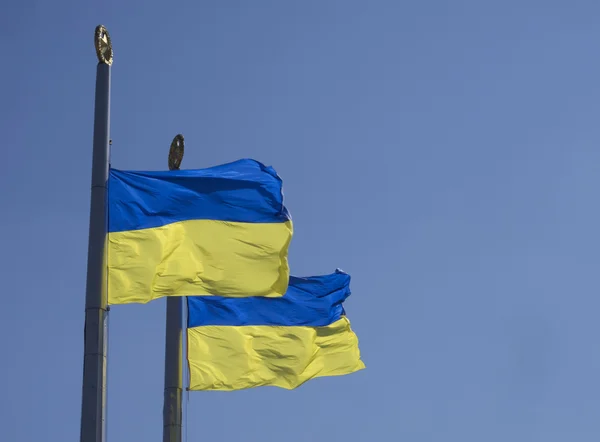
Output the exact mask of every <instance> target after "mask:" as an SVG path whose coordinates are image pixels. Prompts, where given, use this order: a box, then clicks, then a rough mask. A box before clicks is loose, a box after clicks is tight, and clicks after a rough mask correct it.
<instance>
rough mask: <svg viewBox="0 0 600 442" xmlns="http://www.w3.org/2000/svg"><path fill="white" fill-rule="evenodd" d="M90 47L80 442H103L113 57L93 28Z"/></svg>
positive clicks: (102, 31) (106, 39) (103, 35)
mask: <svg viewBox="0 0 600 442" xmlns="http://www.w3.org/2000/svg"><path fill="white" fill-rule="evenodd" d="M94 43H95V46H96V55H97V56H98V66H97V68H96V97H95V107H94V147H93V152H92V186H91V187H92V189H91V205H90V228H89V240H88V261H87V284H86V293H85V329H84V358H83V384H82V400H81V434H80V441H81V442H105V438H106V426H105V420H106V349H107V345H106V344H107V332H108V328H107V321H106V320H107V312H108V306H107V296H106V272H105V269H106V261H105V243H106V232H107V210H106V183H107V181H108V169H109V157H110V147H109V144H110V139H109V137H110V66H111V64H112V60H113V52H112V44H111V40H110V36H109V35H108V31H107V30H106V28H105V27H104V26H102V25H99V26H97V27H96V31H95V34H94Z"/></svg>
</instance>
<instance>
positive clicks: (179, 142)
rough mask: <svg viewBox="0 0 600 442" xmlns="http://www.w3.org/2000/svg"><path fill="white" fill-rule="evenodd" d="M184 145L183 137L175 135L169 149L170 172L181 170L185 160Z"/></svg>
mask: <svg viewBox="0 0 600 442" xmlns="http://www.w3.org/2000/svg"><path fill="white" fill-rule="evenodd" d="M183 145H184V142H183V135H181V134H177V135H175V138H173V141H171V148H170V149H169V170H179V166H181V160H182V159H183Z"/></svg>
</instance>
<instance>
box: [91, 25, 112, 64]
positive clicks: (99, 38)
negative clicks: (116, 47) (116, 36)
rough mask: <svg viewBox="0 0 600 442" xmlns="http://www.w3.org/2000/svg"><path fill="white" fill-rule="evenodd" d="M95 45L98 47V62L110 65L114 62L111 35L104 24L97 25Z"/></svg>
mask: <svg viewBox="0 0 600 442" xmlns="http://www.w3.org/2000/svg"><path fill="white" fill-rule="evenodd" d="M94 46H95V47H96V56H97V57H98V63H104V64H107V65H109V66H110V65H111V64H112V62H113V48H112V43H111V41H110V35H109V34H108V31H107V30H106V28H105V27H104V26H103V25H98V26H96V32H94Z"/></svg>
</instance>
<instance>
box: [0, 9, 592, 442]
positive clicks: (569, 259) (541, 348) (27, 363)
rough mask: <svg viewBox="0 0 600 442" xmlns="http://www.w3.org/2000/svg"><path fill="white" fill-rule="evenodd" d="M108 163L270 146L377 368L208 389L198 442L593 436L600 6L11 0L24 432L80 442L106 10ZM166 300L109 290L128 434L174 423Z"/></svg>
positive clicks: (0, 15) (17, 352)
mask: <svg viewBox="0 0 600 442" xmlns="http://www.w3.org/2000/svg"><path fill="white" fill-rule="evenodd" d="M100 23H102V24H104V25H106V26H107V27H108V29H109V31H110V33H111V36H112V39H113V44H114V47H115V63H114V66H113V72H112V75H113V89H112V133H111V136H112V139H113V152H112V164H113V166H114V167H116V168H120V169H151V170H161V169H166V166H167V162H166V159H167V150H168V146H169V143H170V142H171V139H172V138H173V136H174V135H175V134H177V133H179V132H181V133H183V134H184V135H185V138H186V155H185V158H184V161H183V167H184V168H201V167H208V166H212V165H216V164H220V163H223V162H228V161H232V160H236V159H238V158H243V157H252V158H255V159H257V160H260V161H262V162H264V163H266V164H269V165H273V166H274V167H275V168H276V169H277V171H278V172H279V173H280V175H281V176H282V178H283V179H284V189H285V197H286V204H287V206H288V207H289V209H290V211H291V213H292V216H293V218H294V223H295V235H294V239H293V242H292V246H291V251H290V260H291V266H292V271H293V273H294V274H296V275H299V276H306V275H314V274H322V273H329V272H331V271H333V270H334V269H335V268H336V267H339V268H342V269H343V270H345V271H347V272H349V273H350V274H351V275H352V277H353V280H352V289H353V295H352V296H351V298H350V299H349V301H348V302H347V312H348V315H349V318H350V320H351V321H352V324H353V328H354V330H355V331H356V333H357V334H358V337H359V340H360V347H361V350H362V354H363V359H364V361H365V363H366V364H367V369H366V370H364V371H362V372H359V373H356V374H353V375H350V376H346V377H340V378H323V379H317V380H314V381H311V382H309V383H308V384H306V385H304V386H303V387H302V388H300V389H298V390H295V391H292V392H289V391H285V390H279V389H274V388H262V389H255V390H249V391H242V392H234V393H201V392H194V393H191V394H190V395H189V402H188V398H187V397H186V405H187V411H186V422H185V424H186V430H185V432H186V437H187V440H188V441H190V442H191V441H204V440H210V441H234V440H236V441H237V440H240V441H242V440H243V441H260V442H270V441H277V442H279V441H282V440H285V441H286V442H306V441H323V442H329V441H344V442H369V441H381V442H383V441H391V442H395V441H399V440H407V441H411V442H421V441H423V442H429V441H436V442H437V441H443V442H450V441H457V442H470V441H473V442H481V441H486V442H506V441H524V442H530V441H544V442H554V441H556V442H563V441H565V440H576V441H578V442H587V441H597V440H598V438H599V437H600V421H599V420H598V415H599V413H600V380H599V379H600V378H599V377H598V372H599V370H600V353H599V351H598V345H597V336H598V333H599V332H600V326H599V325H598V321H597V312H598V309H599V308H600V302H599V301H598V288H599V281H598V275H599V273H598V267H599V265H600V254H599V250H600V236H599V235H598V225H599V224H600V210H599V208H598V204H597V189H598V188H599V187H600V173H599V172H600V150H599V149H598V145H599V142H600V126H599V125H598V124H597V121H598V118H599V116H600V87H599V86H598V78H600V62H599V61H598V43H597V42H598V40H599V38H600V26H599V25H600V3H598V2H597V1H591V0H590V1H576V0H571V1H568V2H567V1H552V0H549V1H541V0H539V1H534V0H520V1H496V2H491V1H481V0H471V1H465V0H457V1H453V2H449V1H447V2H445V1H439V0H438V1H433V0H432V1H422V2H416V1H415V2H401V1H397V0H389V1H383V0H373V1H368V2H367V1H354V0H338V1H335V0H305V1H302V2H291V1H276V0H271V1H263V0H257V1H252V2H245V1H229V2H218V1H203V2H199V1H184V2H157V1H154V0H150V1H136V0H130V1H127V2H117V1H106V0H101V1H98V2H89V1H77V2H75V1H61V0H57V1H54V2H41V1H31V0H27V1H16V0H8V1H6V0H4V1H2V2H1V3H0V50H1V53H2V60H3V63H2V67H1V69H0V79H1V80H2V81H0V97H1V99H0V134H1V136H2V154H3V162H2V163H3V166H2V173H0V207H1V208H2V210H1V212H0V213H1V215H2V216H0V228H1V229H2V231H3V232H4V236H3V239H2V247H1V249H0V250H1V253H0V281H1V284H2V290H1V291H2V296H3V299H4V309H3V314H2V320H1V321H0V345H1V348H2V359H1V363H0V378H1V379H3V380H4V383H3V387H2V392H3V400H2V401H0V423H1V425H0V427H1V428H2V430H1V434H2V437H1V438H2V439H3V440H7V441H9V440H10V441H20V442H29V441H31V442H34V441H35V442H38V441H41V440H44V441H57V442H63V441H71V440H78V438H79V423H80V420H79V419H80V407H81V377H82V361H83V319H84V293H85V269H86V254H87V233H88V222H89V198H90V172H91V152H92V124H93V98H94V81H95V78H94V76H95V66H96V58H95V54H94V49H93V32H94V28H95V26H96V25H97V24H100ZM164 308H165V302H164V300H159V301H155V302H152V303H151V304H148V305H144V306H140V305H131V306H117V307H113V309H112V311H111V315H110V344H109V345H110V352H109V372H108V373H109V375H108V421H107V422H108V440H109V441H110V442H117V441H131V440H139V441H160V440H161V437H162V394H163V356H164Z"/></svg>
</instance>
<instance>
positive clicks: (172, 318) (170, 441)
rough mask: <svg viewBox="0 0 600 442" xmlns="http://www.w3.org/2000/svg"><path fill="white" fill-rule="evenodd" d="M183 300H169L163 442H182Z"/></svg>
mask: <svg viewBox="0 0 600 442" xmlns="http://www.w3.org/2000/svg"><path fill="white" fill-rule="evenodd" d="M183 299H184V298H183V297H179V296H173V297H169V298H167V324H166V333H165V393H164V407H163V442H181V415H182V412H181V408H182V406H181V405H182V385H183V370H182V365H183V364H182V357H183V352H182V347H183V346H182V329H181V321H182V316H183V315H182V301H183Z"/></svg>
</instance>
